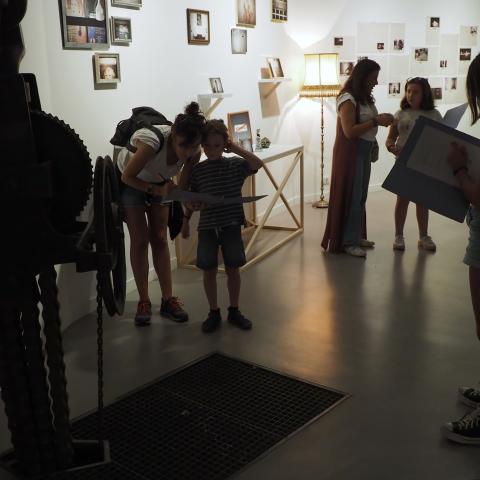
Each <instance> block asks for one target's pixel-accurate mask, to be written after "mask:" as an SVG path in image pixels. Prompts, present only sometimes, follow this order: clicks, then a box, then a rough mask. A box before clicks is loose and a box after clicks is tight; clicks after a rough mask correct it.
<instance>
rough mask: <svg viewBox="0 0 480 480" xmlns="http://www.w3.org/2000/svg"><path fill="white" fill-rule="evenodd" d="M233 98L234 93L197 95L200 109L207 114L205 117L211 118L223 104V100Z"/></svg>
mask: <svg viewBox="0 0 480 480" xmlns="http://www.w3.org/2000/svg"><path fill="white" fill-rule="evenodd" d="M232 96H233V94H232V93H200V94H198V95H197V98H198V103H199V105H200V109H201V110H202V111H203V113H204V114H205V117H206V118H210V117H211V116H212V113H213V111H214V110H215V109H216V108H217V107H218V106H219V105H220V103H222V101H223V99H224V98H230V97H232ZM212 100H213V103H212Z"/></svg>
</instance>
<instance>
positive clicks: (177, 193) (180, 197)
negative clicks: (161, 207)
mask: <svg viewBox="0 0 480 480" xmlns="http://www.w3.org/2000/svg"><path fill="white" fill-rule="evenodd" d="M265 197H266V195H257V196H254V197H227V198H225V197H220V196H216V195H209V194H207V193H197V192H187V191H184V190H179V189H175V190H173V191H172V192H170V193H169V194H168V195H166V196H165V197H164V198H163V201H164V202H165V203H166V202H172V201H177V202H198V203H206V204H208V205H214V204H222V205H230V204H235V203H251V202H256V201H257V200H260V199H262V198H265Z"/></svg>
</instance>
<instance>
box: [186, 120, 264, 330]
mask: <svg viewBox="0 0 480 480" xmlns="http://www.w3.org/2000/svg"><path fill="white" fill-rule="evenodd" d="M202 147H203V151H204V152H205V155H206V157H207V160H205V161H203V162H200V163H198V164H197V165H195V167H194V168H193V170H192V173H191V177H190V189H191V190H192V191H193V192H199V193H208V194H212V195H219V196H223V197H239V196H241V195H242V186H243V182H244V181H245V179H246V178H247V177H248V176H249V175H254V174H255V173H257V171H258V169H259V168H262V167H263V162H262V161H261V160H260V159H259V158H258V157H257V156H256V155H254V154H253V153H252V152H249V151H247V150H245V149H243V148H241V147H240V146H239V145H237V144H235V143H233V142H232V141H231V140H230V138H229V137H228V132H227V128H226V126H225V124H224V123H223V121H222V120H209V121H208V122H207V124H206V125H205V127H204V130H203V134H202ZM224 152H226V153H230V152H231V153H234V154H236V156H234V157H224V156H223V154H224ZM191 211H192V210H189V209H188V208H187V213H186V215H185V219H184V225H183V233H184V235H185V234H186V235H188V221H189V219H190V217H191ZM244 223H245V215H244V212H243V204H241V203H237V204H231V205H223V204H220V205H218V204H214V205H207V206H205V207H204V208H202V209H201V211H200V221H199V224H198V248H197V267H198V268H200V269H201V270H203V285H204V288H205V294H206V296H207V299H208V303H209V306H210V312H209V314H208V317H207V319H206V320H205V321H204V322H203V323H202V331H203V332H205V333H211V332H214V331H215V330H216V329H217V328H218V327H219V326H220V324H221V321H222V317H221V313H220V308H219V307H218V303H217V272H218V249H219V248H221V249H222V255H223V260H224V263H225V272H226V274H227V287H228V293H229V297H230V306H229V307H228V321H229V322H230V323H231V324H232V325H235V326H237V327H238V328H240V329H242V330H250V329H251V328H252V322H251V321H250V320H248V319H247V318H245V317H244V316H243V315H242V313H241V312H240V310H239V308H238V303H239V297H240V285H241V280H240V270H239V268H240V267H241V266H242V265H245V263H246V259H245V249H244V246H243V240H242V233H241V228H242V225H244Z"/></svg>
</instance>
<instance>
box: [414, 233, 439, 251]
mask: <svg viewBox="0 0 480 480" xmlns="http://www.w3.org/2000/svg"><path fill="white" fill-rule="evenodd" d="M418 248H423V249H424V250H428V251H429V252H435V251H436V250H437V246H436V245H435V242H434V241H433V240H432V237H431V236H430V235H425V236H423V237H420V238H419V239H418Z"/></svg>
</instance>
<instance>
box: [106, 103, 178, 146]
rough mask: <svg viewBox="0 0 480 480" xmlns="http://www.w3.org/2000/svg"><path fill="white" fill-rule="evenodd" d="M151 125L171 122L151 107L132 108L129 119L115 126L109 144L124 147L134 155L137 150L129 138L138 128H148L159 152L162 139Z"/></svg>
mask: <svg viewBox="0 0 480 480" xmlns="http://www.w3.org/2000/svg"><path fill="white" fill-rule="evenodd" d="M153 125H172V122H170V121H169V120H167V119H166V117H165V115H162V114H161V113H160V112H157V111H156V110H155V109H153V108H151V107H136V108H133V109H132V115H131V116H130V118H127V119H126V120H122V121H120V122H119V123H118V124H117V128H116V129H115V134H114V135H113V137H112V138H111V140H110V143H111V144H112V145H116V146H118V147H125V148H127V149H128V150H129V151H130V152H132V153H135V152H136V151H137V149H136V147H134V146H133V145H132V144H131V143H130V138H131V137H132V135H133V134H134V133H135V132H136V131H137V130H139V129H140V128H148V129H149V130H151V131H152V132H153V133H155V135H157V137H158V140H159V142H160V146H159V148H158V150H157V152H159V151H160V150H161V149H162V147H163V143H164V138H163V135H162V132H160V130H159V129H158V128H155V127H154V126H153Z"/></svg>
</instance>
